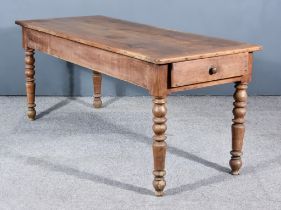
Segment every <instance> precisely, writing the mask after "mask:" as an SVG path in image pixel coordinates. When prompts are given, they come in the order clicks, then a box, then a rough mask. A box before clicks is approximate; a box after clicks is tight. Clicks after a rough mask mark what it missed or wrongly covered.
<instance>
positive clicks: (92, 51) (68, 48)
mask: <svg viewBox="0 0 281 210" xmlns="http://www.w3.org/2000/svg"><path fill="white" fill-rule="evenodd" d="M23 47H24V48H32V49H35V50H39V51H41V52H44V53H46V54H49V55H52V56H54V57H57V58H60V59H63V60H65V61H68V62H71V63H74V64H78V65H80V66H82V67H85V68H89V69H91V70H95V71H98V72H100V73H103V74H106V75H109V76H112V77H115V78H118V79H121V80H124V81H127V82H130V83H132V84H135V85H138V86H140V87H143V88H146V89H149V90H150V89H151V88H152V89H153V88H154V87H151V85H154V86H155V81H153V77H155V75H156V76H157V72H155V71H157V69H168V65H157V64H153V63H149V62H145V61H141V60H138V59H135V58H131V57H128V56H125V55H121V54H117V53H112V52H109V51H106V50H102V49H99V48H95V47H92V46H89V45H85V44H82V43H79V42H76V41H72V40H68V39H65V38H61V37H58V36H54V35H51V34H47V33H44V32H40V31H36V30H33V29H29V28H23ZM156 79H157V78H156Z"/></svg>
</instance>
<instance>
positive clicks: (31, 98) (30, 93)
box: [25, 48, 36, 120]
mask: <svg viewBox="0 0 281 210" xmlns="http://www.w3.org/2000/svg"><path fill="white" fill-rule="evenodd" d="M34 63H35V59H34V50H33V49H30V48H27V49H26V50H25V78H26V83H25V86H26V95H27V107H28V110H27V116H28V118H29V119H30V120H35V116H36V111H35V106H36V105H35V82H34V74H35V71H34Z"/></svg>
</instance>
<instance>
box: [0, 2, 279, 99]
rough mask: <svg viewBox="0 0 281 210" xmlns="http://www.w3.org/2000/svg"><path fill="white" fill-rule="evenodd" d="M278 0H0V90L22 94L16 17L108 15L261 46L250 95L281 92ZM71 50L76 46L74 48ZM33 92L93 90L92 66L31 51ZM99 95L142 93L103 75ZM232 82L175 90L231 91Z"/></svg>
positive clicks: (19, 41)
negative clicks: (34, 72) (81, 65)
mask: <svg viewBox="0 0 281 210" xmlns="http://www.w3.org/2000/svg"><path fill="white" fill-rule="evenodd" d="M280 9H281V1H280V0H247V1H245V0H235V1H234V0H233V1H225V0H212V1H207V0H196V1H187V0H166V1H163V0H142V1H135V0H118V1H114V0H102V1H101V0H99V1H98V0H83V1H81V0H60V1H57V0H56V1H51V0H40V1H38V0H25V1H22V0H1V7H0V95H24V94H25V89H24V88H25V85H24V64H23V58H24V57H23V50H22V48H21V31H20V28H19V27H17V26H16V25H15V24H14V21H15V20H16V19H33V18H36V19H38V18H50V17H63V16H79V15H96V14H100V15H107V16H111V17H116V18H120V19H126V20H130V21H136V22H140V23H145V24H150V25H155V26H159V27H164V28H170V29H175V30H180V31H189V32H194V33H200V34H205V35H210V36H218V37H223V38H228V39H234V40H240V41H245V42H252V43H258V44H261V45H263V46H264V50H263V51H262V52H258V53H256V54H255V62H254V76H253V81H252V83H251V85H250V88H249V93H250V94H251V95H280V94H281V39H280V37H281V13H280ZM73 50H75V49H73ZM36 64H37V66H36V67H37V69H36V84H37V87H36V88H37V95H83V96H90V95H92V80H91V72H90V71H89V70H87V69H85V68H82V67H79V66H76V65H73V64H70V63H66V62H64V61H61V60H57V59H55V58H52V57H50V56H47V55H44V54H41V53H37V54H36ZM102 88H103V95H119V96H123V95H147V92H146V91H145V90H143V89H141V88H139V87H136V86H133V85H130V84H128V83H126V82H121V81H118V80H116V79H113V78H110V77H107V76H104V78H103V85H102ZM232 92H233V86H232V85H223V86H217V87H212V88H204V89H200V90H193V91H188V92H182V93H180V94H194V95H195V94H199V95H200V94H222V95H225V94H232Z"/></svg>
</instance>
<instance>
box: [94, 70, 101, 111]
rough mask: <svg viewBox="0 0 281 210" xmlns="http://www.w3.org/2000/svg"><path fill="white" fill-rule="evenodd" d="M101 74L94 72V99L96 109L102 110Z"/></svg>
mask: <svg viewBox="0 0 281 210" xmlns="http://www.w3.org/2000/svg"><path fill="white" fill-rule="evenodd" d="M101 80H102V76H101V73H99V72H96V71H93V86H94V97H93V105H94V107H95V108H101V106H102V101H101Z"/></svg>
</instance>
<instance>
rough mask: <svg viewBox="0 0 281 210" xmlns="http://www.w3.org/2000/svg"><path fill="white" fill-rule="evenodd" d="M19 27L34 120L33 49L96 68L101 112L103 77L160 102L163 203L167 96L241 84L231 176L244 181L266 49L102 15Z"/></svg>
mask: <svg viewBox="0 0 281 210" xmlns="http://www.w3.org/2000/svg"><path fill="white" fill-rule="evenodd" d="M16 24H18V25H20V26H22V41H23V48H24V49H25V76H26V92H27V106H28V111H27V116H28V117H29V119H31V120H34V119H35V115H36V111H35V82H34V62H35V59H34V50H39V51H41V52H44V53H47V54H49V55H52V56H55V57H57V58H60V59H63V60H66V61H69V62H72V63H75V64H78V65H80V66H83V67H86V68H89V69H92V70H93V83H94V99H93V105H94V107H96V108H99V107H101V106H102V102H101V73H103V74H107V75H109V76H112V77H115V78H118V79H120V80H125V81H127V82H130V83H133V84H135V85H138V86H140V87H143V88H145V89H147V90H148V91H149V93H150V94H151V95H152V96H153V108H152V113H153V126H152V128H153V132H154V135H153V144H152V148H153V156H154V171H153V174H154V181H153V186H154V188H155V194H156V195H157V196H161V195H163V190H164V187H165V185H166V181H165V179H164V176H165V174H166V171H165V156H166V148H167V144H166V142H165V140H166V136H165V131H166V129H167V126H166V121H167V119H166V117H165V116H166V113H167V108H166V100H167V99H166V98H167V96H168V94H170V93H173V92H177V91H183V90H189V89H194V88H201V87H206V86H212V85H218V84H224V83H232V82H234V83H236V84H235V88H236V91H235V93H234V103H233V104H234V109H233V114H234V119H233V120H232V121H233V124H232V151H231V152H230V153H231V159H230V162H229V163H230V167H231V171H232V174H233V175H237V174H239V169H240V168H241V165H242V161H241V155H242V144H243V138H244V132H245V127H244V121H245V119H244V117H245V114H246V102H247V92H246V89H247V85H248V83H249V82H250V80H251V75H252V62H253V55H252V54H253V52H254V51H257V50H260V49H261V46H258V45H252V44H246V43H241V42H236V41H229V40H224V39H218V38H211V37H207V36H201V35H195V34H191V33H182V32H177V31H172V30H166V29H160V28H156V27H152V26H147V25H143V24H137V23H132V22H128V21H122V20H117V19H113V18H109V17H103V16H88V17H70V18H56V19H47V20H25V21H16ZM132 108H133V107H132ZM174 108H175V109H176V107H174Z"/></svg>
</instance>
